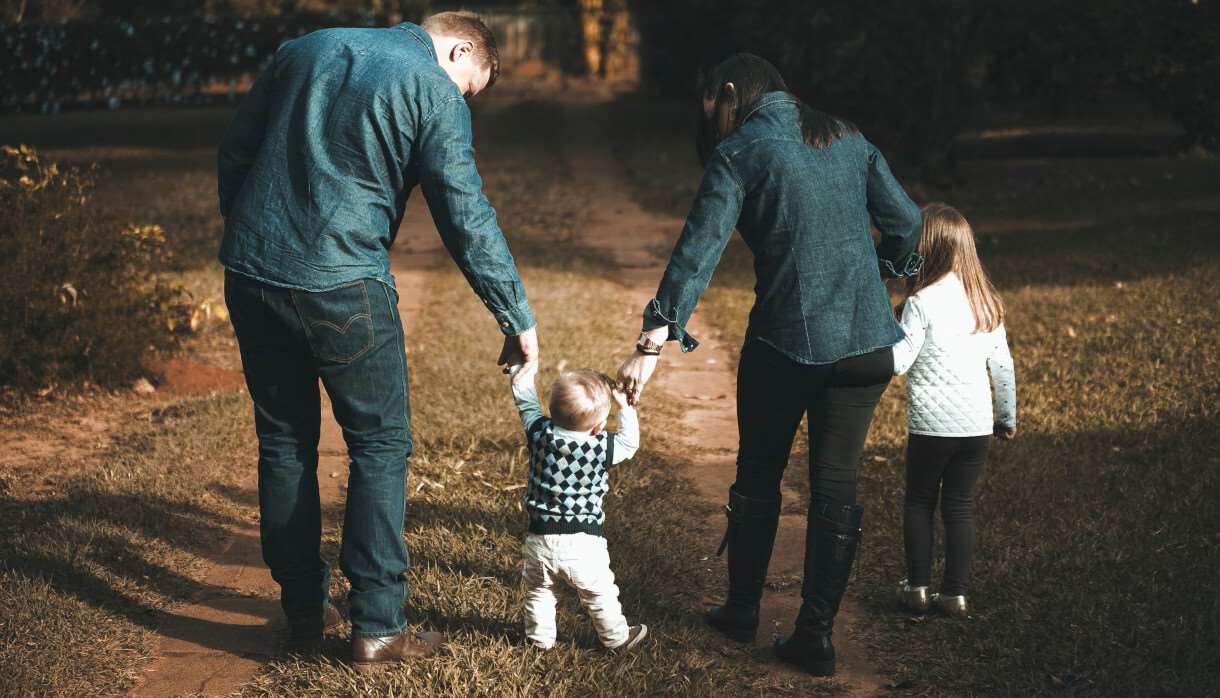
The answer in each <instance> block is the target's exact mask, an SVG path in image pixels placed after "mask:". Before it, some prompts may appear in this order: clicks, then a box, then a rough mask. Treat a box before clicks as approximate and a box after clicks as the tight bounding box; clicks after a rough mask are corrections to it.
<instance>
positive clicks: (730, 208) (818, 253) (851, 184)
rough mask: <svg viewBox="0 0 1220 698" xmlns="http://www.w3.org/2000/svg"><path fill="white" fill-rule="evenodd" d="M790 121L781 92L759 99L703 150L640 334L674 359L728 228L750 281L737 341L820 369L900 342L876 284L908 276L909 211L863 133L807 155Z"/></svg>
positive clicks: (912, 213)
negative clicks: (659, 339) (736, 236)
mask: <svg viewBox="0 0 1220 698" xmlns="http://www.w3.org/2000/svg"><path fill="white" fill-rule="evenodd" d="M798 119H799V107H798V103H797V101H796V99H794V98H793V97H792V95H790V94H787V93H784V92H771V93H768V94H766V95H764V96H763V97H762V98H761V99H759V100H758V102H756V103H755V104H754V106H753V107H751V108H750V113H749V114H747V116H746V118H745V120H744V122H743V123H742V125H741V127H740V128H739V129H738V130H737V131H736V132H734V133H733V134H732V135H730V136H729V137H728V138H726V139H724V140H723V141H721V143H720V145H719V146H718V147H717V148H716V149H715V151H714V152H713V154H712V156H711V158H710V160H709V162H708V164H707V167H706V168H705V170H704V172H703V181H702V183H701V184H700V186H699V191H698V193H697V194H696V195H695V203H694V206H693V207H692V209H691V212H690V215H689V216H688V217H687V219H686V226H685V227H684V228H683V229H682V235H681V237H679V238H678V243H677V245H676V246H675V248H674V251H673V255H672V256H671V257H670V260H669V266H668V267H667V268H666V269H665V276H664V278H662V280H661V285H660V288H658V289H657V296H656V298H655V299H654V300H652V301H651V302H650V303H649V304H648V305H647V307H645V309H644V328H645V329H653V328H657V327H662V326H668V327H669V338H670V339H674V340H678V341H679V343H680V344H681V346H682V350H683V351H691V350H693V349H694V348H695V347H696V346H698V342H697V341H695V339H694V338H693V337H691V336H690V335H689V334H687V332H686V329H685V327H686V323H687V321H689V319H690V316H691V313H693V312H694V310H695V304H696V303H698V302H699V297H700V296H701V295H703V291H704V290H705V289H706V288H707V285H708V282H709V281H710V280H711V278H712V272H713V271H714V270H715V268H716V265H717V264H718V263H719V261H720V257H721V255H722V254H723V253H724V248H725V246H726V245H727V244H728V241H729V237H730V235H732V232H733V228H734V227H736V228H737V229H738V230H739V231H740V232H741V237H742V239H743V240H745V243H746V245H747V246H748V247H749V248H750V251H751V252H753V253H754V272H755V275H756V276H757V283H756V284H755V287H754V293H755V300H754V308H753V309H752V310H751V311H750V324H749V328H748V329H747V331H746V341H747V342H748V341H750V340H753V339H758V340H761V341H764V342H766V343H768V344H770V345H772V346H773V347H775V348H776V349H778V350H779V351H780V352H782V353H784V354H785V355H787V356H788V357H789V358H791V359H793V360H794V361H798V362H800V363H805V364H826V363H832V362H835V361H838V360H839V359H843V358H846V357H849V356H855V355H858V354H864V353H867V352H870V351H874V350H876V349H880V348H883V347H888V346H893V345H894V344H896V343H897V342H898V341H899V340H900V339H902V336H903V334H902V330H901V329H900V328H899V326H898V323H897V322H896V321H895V320H894V313H893V311H892V309H891V308H890V303H889V295H888V294H887V292H886V289H885V284H884V283H883V282H882V276H887V277H898V276H910V275H914V274H915V273H917V272H918V270H919V263H920V259H919V256H918V255H917V254H916V253H915V246H916V243H917V241H918V239H919V229H920V215H919V207H918V206H916V205H915V203H914V202H912V201H911V199H910V197H909V196H907V194H906V192H905V191H903V189H902V185H900V184H899V183H898V182H897V180H895V179H894V176H893V175H892V174H891V173H890V168H889V166H888V165H887V164H886V162H885V158H884V157H882V155H881V153H880V152H879V151H878V150H877V148H876V147H874V146H873V144H871V143H869V142H868V141H867V140H865V138H864V137H863V136H861V135H859V134H858V133H855V132H849V133H847V134H845V135H844V136H843V137H842V138H840V139H838V140H836V141H834V142H833V143H832V144H831V145H829V146H827V147H825V148H822V149H815V148H813V147H812V146H810V145H808V144H806V143H805V142H804V140H803V139H802V137H801V129H800V125H799V122H798ZM870 220H871V221H872V223H873V224H874V225H875V226H876V227H877V228H878V230H880V232H881V242H880V245H878V246H877V247H876V248H874V246H873V240H872V237H871V236H870V234H869V221H870Z"/></svg>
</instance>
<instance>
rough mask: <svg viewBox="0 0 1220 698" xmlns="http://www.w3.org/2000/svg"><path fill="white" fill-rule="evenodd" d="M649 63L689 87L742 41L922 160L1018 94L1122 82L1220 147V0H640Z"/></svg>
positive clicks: (1208, 146) (817, 98)
mask: <svg viewBox="0 0 1220 698" xmlns="http://www.w3.org/2000/svg"><path fill="white" fill-rule="evenodd" d="M632 2H633V5H634V7H635V11H636V13H637V16H638V19H639V24H640V27H641V31H642V33H643V34H644V39H643V41H642V42H641V47H642V48H641V59H642V60H643V61H644V64H645V72H646V73H647V74H648V75H650V76H652V77H653V78H654V79H655V80H657V81H658V83H659V84H661V85H663V86H664V87H666V88H667V89H669V90H674V91H680V90H686V91H689V90H691V89H692V86H693V84H694V82H695V79H696V76H697V75H698V74H699V71H700V70H701V69H706V68H707V67H708V66H710V65H712V64H714V63H715V62H717V61H719V60H721V59H722V58H724V57H725V56H726V55H728V54H730V53H733V52H735V51H748V52H751V53H757V54H759V55H761V56H763V57H764V58H767V59H769V60H771V61H772V62H774V63H775V64H776V65H777V66H778V67H779V69H780V71H781V72H782V73H783V74H784V76H785V77H786V79H787V80H788V83H789V86H790V87H791V88H792V90H793V91H794V92H796V93H797V94H798V95H799V96H800V97H802V98H803V99H805V100H806V101H807V102H809V103H810V104H812V105H813V106H815V107H818V108H821V109H823V110H825V111H829V112H832V113H836V114H839V115H841V116H844V117H846V118H850V119H852V120H854V121H856V122H858V123H859V124H860V125H861V126H862V127H863V128H864V129H865V130H866V132H867V133H869V134H870V136H872V137H873V138H874V139H875V140H878V141H881V142H882V144H883V145H885V146H888V147H890V148H895V149H897V151H898V152H899V153H900V154H901V156H902V157H903V158H904V159H906V160H907V161H909V162H913V163H916V164H919V165H922V166H924V167H937V166H940V165H944V164H952V162H953V159H954V156H955V152H954V144H955V137H956V136H957V135H958V134H959V133H961V132H962V131H963V130H964V129H967V128H970V127H973V126H981V125H983V124H985V123H986V121H987V118H988V115H989V113H990V112H991V111H992V110H993V109H995V108H997V107H1002V106H1005V105H1008V104H1012V103H1014V102H1035V103H1038V104H1040V105H1041V106H1044V107H1046V108H1049V109H1051V110H1055V111H1061V112H1062V111H1065V110H1069V109H1072V108H1074V107H1077V106H1080V105H1084V104H1089V103H1093V102H1096V101H1098V100H1100V99H1104V98H1107V97H1112V96H1116V95H1117V96H1119V97H1134V98H1138V99H1142V100H1145V101H1146V102H1147V103H1149V104H1150V105H1151V106H1153V107H1155V108H1157V109H1162V110H1164V111H1166V112H1168V113H1169V114H1171V115H1172V116H1173V117H1174V119H1175V120H1176V121H1177V122H1178V123H1179V125H1180V126H1181V127H1182V137H1181V142H1180V145H1181V146H1182V147H1183V148H1191V149H1205V150H1209V151H1211V152H1213V153H1214V152H1216V150H1217V147H1218V146H1220V143H1218V140H1217V138H1218V134H1220V130H1218V129H1220V118H1218V117H1220V7H1218V5H1217V3H1216V2H1214V0H1197V1H1193V0H1166V1H1162V2H1152V1H1149V0H1080V1H1078V2H1070V3H1064V2H1055V1H1054V0H1031V1H1029V2H1020V3H1012V2H994V1H984V2H966V1H964V0H922V1H920V2H909V1H904V0H879V1H878V2H870V3H860V2H853V1H852V0H818V1H816V2H809V1H808V0H774V1H773V2H768V3H765V4H763V5H760V4H755V3H742V2H732V1H729V0H673V1H672V2H668V3H663V4H662V3H652V2H648V1H647V0H632Z"/></svg>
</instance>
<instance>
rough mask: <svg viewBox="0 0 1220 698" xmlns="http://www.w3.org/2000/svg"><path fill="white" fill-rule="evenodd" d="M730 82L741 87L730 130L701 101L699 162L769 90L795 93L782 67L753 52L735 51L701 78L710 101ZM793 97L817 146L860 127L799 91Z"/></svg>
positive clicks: (802, 124)
mask: <svg viewBox="0 0 1220 698" xmlns="http://www.w3.org/2000/svg"><path fill="white" fill-rule="evenodd" d="M729 82H731V83H733V86H734V87H735V88H736V91H737V113H736V116H735V118H734V119H733V121H732V123H731V124H730V125H729V128H728V129H727V130H726V131H724V132H723V133H722V132H721V128H720V126H718V125H717V123H716V114H715V110H714V109H713V112H712V115H711V116H710V117H709V116H708V115H707V114H706V113H705V112H704V110H703V108H702V105H700V109H699V125H698V130H697V131H696V134H695V150H696V151H697V152H698V154H699V162H700V163H701V164H703V165H707V160H708V158H709V157H710V156H711V153H712V150H713V149H714V148H715V147H716V145H717V144H718V143H720V141H722V140H724V139H725V138H726V137H727V136H728V135H729V134H730V133H732V132H733V131H736V130H737V129H738V128H739V127H740V126H741V124H742V123H743V122H744V121H745V120H746V117H747V116H748V115H749V114H750V109H751V108H752V107H753V106H754V104H755V103H756V102H757V101H758V100H759V98H761V97H762V96H763V95H765V94H767V93H768V92H787V93H788V94H789V95H792V92H791V91H789V90H788V84H787V83H785V82H784V78H783V76H782V75H780V74H779V70H778V69H776V67H775V66H774V65H771V63H770V61H768V60H767V59H765V58H761V57H759V56H755V55H754V54H752V53H736V54H733V55H732V56H729V57H728V58H727V59H725V60H724V61H723V62H721V63H720V64H719V65H717V66H716V67H715V68H713V69H712V70H711V71H710V72H708V73H707V74H706V75H705V76H703V79H702V80H701V81H700V85H699V95H700V97H701V98H702V99H703V100H704V101H706V102H715V101H716V99H717V97H718V96H719V94H720V90H721V88H722V87H723V86H724V84H725V83H729ZM792 98H793V99H795V100H796V101H797V103H798V105H799V106H800V116H799V117H798V118H799V121H800V127H801V135H802V136H803V138H804V140H805V142H806V143H808V144H809V145H811V146H813V147H814V148H818V149H821V148H825V147H826V146H828V145H830V144H831V143H833V142H834V141H835V140H837V139H839V138H842V137H843V136H844V134H847V133H856V132H857V131H858V129H856V127H855V125H853V124H852V123H851V122H849V121H845V120H843V119H839V118H837V117H834V116H831V115H829V114H825V113H823V112H820V111H818V110H816V109H813V108H811V107H809V106H808V105H806V104H805V103H804V102H801V101H800V99H799V98H797V97H796V95H792Z"/></svg>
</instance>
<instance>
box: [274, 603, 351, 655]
mask: <svg viewBox="0 0 1220 698" xmlns="http://www.w3.org/2000/svg"><path fill="white" fill-rule="evenodd" d="M343 621H344V618H343V614H342V613H340V612H339V609H337V608H335V607H334V606H331V605H330V604H327V605H326V609H325V610H324V611H322V617H321V618H317V617H305V618H289V619H288V631H287V633H286V635H285V637H284V650H285V651H287V652H293V653H301V652H308V651H310V650H313V649H316V648H317V646H318V645H320V644H321V643H322V638H323V637H324V636H325V635H326V633H328V632H330V631H332V630H334V629H335V628H338V627H339V626H340V625H343Z"/></svg>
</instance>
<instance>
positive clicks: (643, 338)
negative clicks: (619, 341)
mask: <svg viewBox="0 0 1220 698" xmlns="http://www.w3.org/2000/svg"><path fill="white" fill-rule="evenodd" d="M664 346H665V345H664V344H657V343H656V342H654V341H652V339H650V338H649V337H648V333H647V332H641V333H640V338H639V339H638V340H636V343H635V350H636V351H638V352H640V353H641V354H647V355H648V356H660V355H661V349H662V348H663V347H664Z"/></svg>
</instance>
